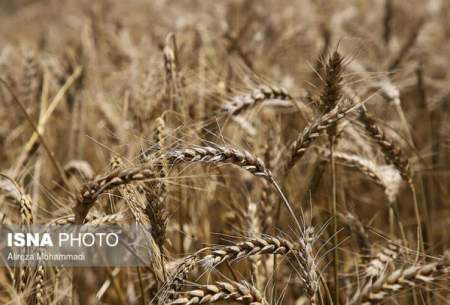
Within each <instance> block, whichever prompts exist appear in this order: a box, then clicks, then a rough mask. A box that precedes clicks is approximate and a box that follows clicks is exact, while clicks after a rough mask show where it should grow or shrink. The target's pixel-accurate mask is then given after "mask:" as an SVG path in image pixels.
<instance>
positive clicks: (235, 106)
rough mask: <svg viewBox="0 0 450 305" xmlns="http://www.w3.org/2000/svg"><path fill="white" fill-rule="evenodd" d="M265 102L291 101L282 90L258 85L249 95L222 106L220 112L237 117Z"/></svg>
mask: <svg viewBox="0 0 450 305" xmlns="http://www.w3.org/2000/svg"><path fill="white" fill-rule="evenodd" d="M267 100H283V101H292V100H293V98H292V96H291V95H290V94H289V93H288V92H287V91H286V90H285V89H283V88H278V87H273V86H272V87H269V86H265V85H260V86H258V88H256V89H254V90H253V91H252V92H251V93H247V94H244V95H237V96H234V97H233V98H232V99H231V100H230V101H229V102H226V103H225V105H223V106H222V112H224V113H227V114H230V115H238V114H240V113H241V112H243V111H245V110H248V109H250V108H252V107H255V106H256V105H258V104H261V103H263V102H264V101H267Z"/></svg>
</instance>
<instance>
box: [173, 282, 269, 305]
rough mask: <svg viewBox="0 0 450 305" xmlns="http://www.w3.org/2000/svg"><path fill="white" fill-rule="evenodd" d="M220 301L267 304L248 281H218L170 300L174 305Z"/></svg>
mask: <svg viewBox="0 0 450 305" xmlns="http://www.w3.org/2000/svg"><path fill="white" fill-rule="evenodd" d="M218 301H233V302H239V303H243V304H252V305H266V304H268V303H267V301H266V300H265V299H264V297H263V296H262V294H261V292H260V291H259V290H258V289H257V288H255V287H254V286H252V285H250V284H248V283H246V282H240V283H238V282H216V283H215V284H210V285H206V286H200V287H198V288H197V289H194V290H188V291H183V292H182V293H181V294H180V296H179V297H178V298H177V299H175V300H173V301H172V302H170V303H169V304H172V305H193V304H210V303H215V302H218Z"/></svg>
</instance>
